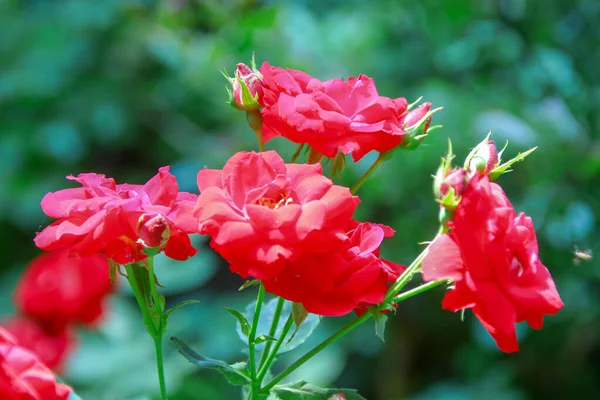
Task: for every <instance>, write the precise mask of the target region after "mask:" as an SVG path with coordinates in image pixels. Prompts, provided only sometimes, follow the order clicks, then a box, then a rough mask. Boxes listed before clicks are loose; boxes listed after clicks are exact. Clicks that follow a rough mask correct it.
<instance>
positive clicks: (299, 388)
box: [272, 381, 365, 400]
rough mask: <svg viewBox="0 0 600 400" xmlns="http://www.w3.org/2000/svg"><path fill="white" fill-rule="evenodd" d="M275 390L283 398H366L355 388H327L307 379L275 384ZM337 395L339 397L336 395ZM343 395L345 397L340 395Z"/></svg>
mask: <svg viewBox="0 0 600 400" xmlns="http://www.w3.org/2000/svg"><path fill="white" fill-rule="evenodd" d="M272 391H273V392H275V393H276V394H277V396H279V398H280V399H281V400H329V399H332V400H338V399H344V400H365V398H364V397H362V396H361V395H359V394H358V392H357V391H356V390H354V389H325V388H320V387H317V386H314V385H311V384H310V383H307V382H305V381H296V382H291V383H288V384H286V385H281V386H279V385H278V386H275V387H274V388H273V389H272ZM336 395H337V397H336ZM339 395H342V396H343V397H340V396H339Z"/></svg>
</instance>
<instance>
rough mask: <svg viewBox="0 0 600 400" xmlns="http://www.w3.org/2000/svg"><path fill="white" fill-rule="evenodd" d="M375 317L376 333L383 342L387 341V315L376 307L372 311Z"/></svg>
mask: <svg viewBox="0 0 600 400" xmlns="http://www.w3.org/2000/svg"><path fill="white" fill-rule="evenodd" d="M371 313H372V314H373V319H374V320H375V334H376V335H377V337H378V338H379V339H381V341H382V342H385V336H384V334H385V323H386V322H387V315H385V314H383V313H381V312H379V311H378V310H376V309H373V310H372V311H371Z"/></svg>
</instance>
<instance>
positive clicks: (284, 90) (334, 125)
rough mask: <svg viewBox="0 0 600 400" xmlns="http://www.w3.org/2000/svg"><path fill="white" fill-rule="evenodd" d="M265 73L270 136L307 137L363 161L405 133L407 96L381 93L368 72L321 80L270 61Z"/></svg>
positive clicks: (327, 150) (330, 151)
mask: <svg viewBox="0 0 600 400" xmlns="http://www.w3.org/2000/svg"><path fill="white" fill-rule="evenodd" d="M260 73H261V74H262V76H263V79H262V82H263V109H262V111H261V114H262V117H263V125H262V128H263V140H264V141H265V142H267V141H269V140H270V139H272V138H274V137H276V136H283V137H285V138H287V139H289V140H291V141H292V142H294V143H299V144H302V143H308V144H309V145H310V146H311V147H312V148H313V149H315V150H316V151H318V152H319V153H321V154H323V155H324V156H326V157H331V158H332V157H335V155H336V153H337V152H338V151H341V152H342V153H344V154H350V153H352V158H353V159H354V161H358V160H360V159H361V158H362V157H363V156H364V155H365V154H367V153H368V152H370V151H372V150H375V151H378V152H384V151H387V150H391V149H393V148H395V147H396V146H398V145H399V144H400V143H401V142H402V138H403V136H404V135H405V134H406V132H405V131H404V130H403V129H402V125H403V123H404V122H403V116H404V115H405V113H406V109H407V102H406V99H405V98H403V97H399V98H397V99H390V98H388V97H383V96H380V95H379V94H378V93H377V88H376V87H375V83H374V82H373V79H371V78H369V77H367V76H365V75H360V76H358V78H354V77H351V78H348V80H347V81H344V80H342V79H331V80H329V81H326V82H321V81H319V80H318V79H315V78H312V77H311V76H309V75H307V74H305V73H304V72H301V71H295V70H289V69H288V70H286V69H282V68H278V67H273V66H271V65H269V63H267V62H265V63H264V64H263V65H262V67H261V68H260Z"/></svg>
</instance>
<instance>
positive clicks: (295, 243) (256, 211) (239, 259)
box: [194, 151, 359, 279]
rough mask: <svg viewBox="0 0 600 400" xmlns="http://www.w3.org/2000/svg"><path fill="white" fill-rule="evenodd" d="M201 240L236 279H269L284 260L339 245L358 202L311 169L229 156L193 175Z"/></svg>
mask: <svg viewBox="0 0 600 400" xmlns="http://www.w3.org/2000/svg"><path fill="white" fill-rule="evenodd" d="M198 188H199V189H200V197H199V198H198V203H197V204H196V208H195V211H194V215H195V216H196V217H197V218H198V221H199V230H200V233H201V234H204V235H209V236H211V237H212V241H211V246H212V247H213V248H214V249H215V250H216V251H217V252H218V253H219V254H221V256H223V258H225V259H226V260H227V261H228V262H229V263H230V268H231V270H232V271H233V272H236V273H238V274H240V275H241V276H243V277H247V276H253V277H255V278H257V279H271V278H273V277H275V276H277V275H278V274H279V273H280V272H281V270H282V269H283V268H284V267H285V265H286V262H287V261H293V260H295V259H298V258H299V257H300V256H301V255H302V254H304V253H306V252H312V253H324V252H327V251H329V250H331V249H332V248H335V247H336V246H339V244H340V243H342V242H343V241H344V240H345V239H346V235H345V229H344V228H345V227H346V226H347V224H348V222H349V220H350V218H351V216H352V214H353V213H354V210H355V209H356V206H357V205H358V203H359V199H358V197H356V196H352V195H351V194H350V190H349V189H348V188H345V187H342V186H336V185H333V184H332V182H331V180H329V179H327V178H326V177H324V176H323V174H322V169H321V166H320V165H318V164H313V165H309V164H284V162H283V160H282V159H281V157H280V156H279V155H278V154H277V153H276V152H274V151H268V152H264V153H254V152H252V153H246V152H240V153H237V154H235V155H234V156H233V157H232V158H230V159H229V161H227V163H226V164H225V167H224V168H223V170H222V171H221V170H211V169H204V170H202V171H200V172H199V173H198Z"/></svg>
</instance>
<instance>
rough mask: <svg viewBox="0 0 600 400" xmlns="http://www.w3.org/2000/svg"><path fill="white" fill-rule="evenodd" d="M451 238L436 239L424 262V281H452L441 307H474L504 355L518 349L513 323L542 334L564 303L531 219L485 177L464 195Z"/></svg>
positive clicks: (474, 310) (451, 226)
mask: <svg viewBox="0 0 600 400" xmlns="http://www.w3.org/2000/svg"><path fill="white" fill-rule="evenodd" d="M449 227H450V233H449V234H446V235H443V236H440V237H439V238H438V239H436V240H435V241H434V242H433V244H432V245H431V248H430V250H429V252H428V254H427V256H426V257H425V259H424V260H423V266H422V269H423V279H424V280H426V281H431V280H440V279H451V280H453V281H454V288H453V289H452V290H450V291H448V292H447V293H446V295H445V297H444V300H443V303H442V307H443V308H444V309H446V310H450V311H458V310H461V309H465V308H472V309H473V312H474V313H475V315H476V316H477V318H478V319H479V320H480V321H481V323H482V324H483V326H484V327H485V328H486V329H487V330H488V331H489V332H490V334H491V335H492V336H493V338H494V339H495V340H496V343H497V344H498V347H499V348H500V349H501V350H503V351H505V352H513V351H518V350H519V345H518V343H517V336H516V334H515V323H517V322H522V321H527V322H528V323H529V325H530V326H531V327H532V328H534V329H540V328H541V327H542V323H543V316H544V315H552V314H555V313H556V312H558V310H560V309H561V308H562V306H563V302H562V301H561V299H560V296H559V295H558V292H557V291H556V287H555V285H554V281H553V280H552V277H551V276H550V273H549V272H548V269H547V268H546V267H545V266H544V265H543V264H542V262H541V261H540V259H539V257H538V244H537V239H536V235H535V230H534V228H533V223H532V222H531V218H529V217H527V216H526V215H524V214H523V213H521V214H519V215H518V216H517V215H515V211H514V209H513V207H512V205H511V204H510V202H509V201H508V199H507V198H506V195H505V194H504V192H503V191H502V188H501V187H500V186H498V185H497V184H495V183H491V182H490V181H489V178H488V177H487V176H484V175H477V176H475V177H473V178H472V179H471V180H470V182H469V184H468V185H467V187H466V189H465V191H464V192H463V197H462V200H461V202H460V203H459V205H458V207H457V209H456V214H455V216H454V220H453V221H451V222H450V223H449Z"/></svg>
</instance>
